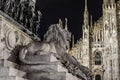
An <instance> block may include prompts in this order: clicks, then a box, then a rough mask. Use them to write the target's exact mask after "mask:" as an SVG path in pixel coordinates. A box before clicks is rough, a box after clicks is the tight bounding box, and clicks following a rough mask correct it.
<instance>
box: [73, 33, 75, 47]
mask: <svg viewBox="0 0 120 80" xmlns="http://www.w3.org/2000/svg"><path fill="white" fill-rule="evenodd" d="M74 46H75V42H74V35H72V47H74Z"/></svg>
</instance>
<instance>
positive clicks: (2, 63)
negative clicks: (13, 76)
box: [0, 59, 19, 68]
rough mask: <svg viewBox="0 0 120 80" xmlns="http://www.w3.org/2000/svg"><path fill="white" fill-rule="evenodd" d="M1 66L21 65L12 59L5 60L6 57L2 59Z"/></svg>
mask: <svg viewBox="0 0 120 80" xmlns="http://www.w3.org/2000/svg"><path fill="white" fill-rule="evenodd" d="M0 67H14V68H18V67H19V65H18V64H16V63H13V62H11V61H8V60H5V59H0Z"/></svg>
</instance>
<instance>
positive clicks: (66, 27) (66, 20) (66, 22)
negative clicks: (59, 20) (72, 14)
mask: <svg viewBox="0 0 120 80" xmlns="http://www.w3.org/2000/svg"><path fill="white" fill-rule="evenodd" d="M65 29H66V30H67V31H68V19H67V18H65Z"/></svg>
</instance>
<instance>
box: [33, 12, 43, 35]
mask: <svg viewBox="0 0 120 80" xmlns="http://www.w3.org/2000/svg"><path fill="white" fill-rule="evenodd" d="M41 16H42V13H41V12H40V11H37V13H36V16H35V18H34V27H33V32H34V33H35V34H37V32H38V28H39V27H40V19H41Z"/></svg>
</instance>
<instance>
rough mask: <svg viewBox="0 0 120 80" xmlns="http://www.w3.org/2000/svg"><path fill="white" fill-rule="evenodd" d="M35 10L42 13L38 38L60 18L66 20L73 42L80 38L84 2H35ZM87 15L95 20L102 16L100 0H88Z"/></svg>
mask: <svg viewBox="0 0 120 80" xmlns="http://www.w3.org/2000/svg"><path fill="white" fill-rule="evenodd" d="M36 9H37V10H40V11H41V13H42V19H41V25H40V26H41V27H40V30H39V34H40V37H43V34H44V33H45V32H46V30H47V28H48V27H49V26H50V25H51V24H55V23H57V22H58V19H59V18H61V19H62V20H63V21H64V18H65V17H66V18H68V26H69V30H70V32H72V33H73V34H74V35H75V40H77V39H79V38H80V37H81V36H82V24H83V12H84V0H37V3H36ZM88 10H89V14H90V15H93V19H94V20H97V19H98V18H99V17H100V16H101V15H102V0H88Z"/></svg>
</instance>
